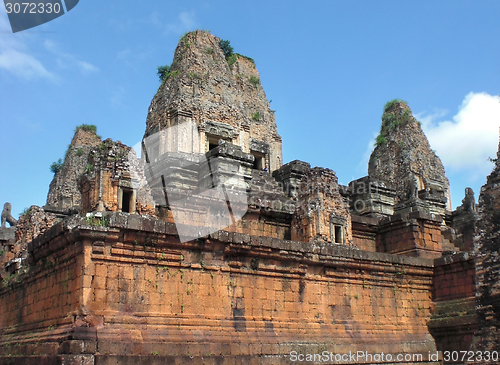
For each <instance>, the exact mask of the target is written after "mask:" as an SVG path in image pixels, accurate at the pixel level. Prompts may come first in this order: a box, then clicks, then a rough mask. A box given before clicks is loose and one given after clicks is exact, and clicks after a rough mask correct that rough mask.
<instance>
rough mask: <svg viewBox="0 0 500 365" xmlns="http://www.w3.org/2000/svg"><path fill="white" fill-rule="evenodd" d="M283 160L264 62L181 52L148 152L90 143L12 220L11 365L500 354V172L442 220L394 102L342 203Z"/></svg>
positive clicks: (212, 45)
mask: <svg viewBox="0 0 500 365" xmlns="http://www.w3.org/2000/svg"><path fill="white" fill-rule="evenodd" d="M281 143H282V141H281V138H280V136H279V134H278V130H277V125H276V120H275V116H274V113H273V111H272V110H271V109H270V107H269V102H268V101H267V98H266V96H265V93H264V90H263V88H262V86H261V84H260V79H259V74H258V72H257V70H256V68H255V64H254V62H253V60H252V59H250V58H248V57H245V56H242V55H238V54H228V53H227V52H226V54H224V50H223V48H222V47H221V41H220V39H219V38H217V37H215V36H213V35H211V34H209V33H207V32H202V31H195V32H190V33H188V34H187V35H185V36H184V37H183V38H182V39H181V41H180V42H179V45H178V47H177V49H176V51H175V56H174V60H173V63H172V65H171V67H170V68H169V70H168V72H166V74H165V75H164V78H163V82H162V84H161V86H160V87H159V89H158V92H157V93H156V95H155V96H154V97H153V100H152V102H151V106H150V108H149V111H148V115H147V117H146V128H145V133H144V136H143V139H142V142H141V143H140V144H139V145H137V146H134V147H133V148H132V147H130V146H126V145H124V144H122V143H121V142H119V141H113V140H111V139H107V140H104V141H103V140H102V139H101V138H100V137H99V136H98V135H97V134H96V128H95V127H94V126H88V125H83V126H79V127H77V129H76V131H75V136H74V138H73V140H72V142H71V144H70V146H69V149H68V152H67V153H66V156H65V159H64V161H63V162H62V164H61V166H60V168H59V169H58V170H57V171H56V172H55V175H54V179H53V181H52V183H51V184H50V187H49V194H48V197H47V204H46V205H45V206H44V207H36V206H32V207H31V208H30V209H29V210H27V211H26V212H25V213H24V214H23V215H22V216H21V217H20V219H19V221H16V220H15V219H14V218H13V217H12V216H11V214H10V209H11V207H10V204H6V205H5V208H4V213H2V228H1V229H0V245H1V246H0V248H1V249H2V255H0V258H1V262H0V263H1V264H2V271H1V273H0V275H1V276H2V284H1V286H0V328H1V329H2V331H1V332H0V364H40V363H42V364H71V365H73V364H75V365H76V364H79V365H83V364H85V365H87V364H96V365H107V364H167V363H172V364H191V363H192V364H198V363H199V364H202V363H203V364H288V363H290V362H291V361H292V362H294V361H295V360H296V359H297V358H298V356H299V355H305V354H312V355H315V356H317V357H314V360H315V361H316V362H319V361H321V362H323V363H341V360H344V362H346V363H358V364H372V363H383V364H394V363H408V364H438V363H441V360H442V359H443V358H445V356H446V355H445V351H454V350H456V351H461V350H468V349H471V348H472V349H478V350H486V349H494V348H495V346H496V345H497V344H498V342H499V340H498V338H497V322H496V320H495V318H496V314H497V313H498V308H497V306H498V305H497V304H498V303H497V302H498V298H497V293H496V286H497V281H496V275H497V271H498V270H497V269H498V262H497V261H498V260H497V259H496V251H497V248H498V247H496V246H495V245H496V243H495V242H496V239H497V236H498V229H499V228H498V221H499V217H498V214H497V212H498V199H497V198H498V196H500V190H499V186H500V185H499V184H497V183H496V182H497V180H498V171H499V165H498V162H497V165H496V167H495V170H494V171H493V173H492V174H491V175H490V177H488V183H487V184H486V185H485V187H484V188H483V190H482V191H481V194H480V198H479V203H478V204H477V206H476V202H475V200H474V192H472V190H470V189H467V190H466V196H465V198H464V200H463V204H462V206H461V207H459V208H458V209H457V210H455V211H451V205H450V193H449V191H450V187H449V182H448V179H447V178H446V175H445V171H444V168H443V165H442V164H441V162H440V160H439V158H438V157H437V156H436V155H435V153H434V152H433V151H432V150H431V148H430V146H429V143H428V141H427V138H426V137H425V135H424V133H423V132H422V130H421V128H420V126H419V124H418V122H417V121H416V120H415V118H414V117H413V116H412V113H411V110H410V109H409V107H408V104H407V103H405V102H402V101H399V100H394V101H392V102H389V103H387V104H386V106H385V108H384V112H383V115H382V126H381V133H380V136H379V138H377V146H376V147H375V150H374V151H373V154H372V156H371V158H370V164H369V167H368V175H367V176H365V177H361V178H359V179H356V180H354V181H352V182H350V183H349V184H348V185H347V186H343V185H339V184H338V180H337V176H336V174H335V172H334V171H332V170H331V169H329V168H323V167H311V166H310V164H308V163H307V162H303V161H298V160H295V161H291V162H288V163H283V161H282V152H281V146H282V145H281ZM499 153H500V152H499ZM499 157H500V156H499ZM495 199H496V200H495ZM4 223H5V224H4ZM7 223H8V224H9V225H10V226H11V227H4V226H6V225H7ZM476 278H477V286H476ZM476 295H477V296H478V307H477V310H476V301H475V300H476V299H475V296H476ZM349 353H351V354H353V353H354V354H356V356H355V357H354V358H352V357H350V358H348V359H349V360H348V361H345V357H342V356H343V355H345V354H349ZM381 353H384V354H385V355H384V357H383V358H382V357H381ZM388 355H390V357H388ZM398 355H400V356H401V355H402V356H403V357H398ZM405 355H407V356H406V357H404V356H405ZM318 356H320V357H318ZM377 356H378V357H377ZM408 356H409V357H408ZM294 359H295V360H294ZM318 359H321V360H318ZM353 359H354V360H353Z"/></svg>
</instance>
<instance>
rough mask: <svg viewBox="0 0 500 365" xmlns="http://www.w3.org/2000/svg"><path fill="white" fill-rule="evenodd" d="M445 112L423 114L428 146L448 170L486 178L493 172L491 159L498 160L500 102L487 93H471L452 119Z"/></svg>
mask: <svg viewBox="0 0 500 365" xmlns="http://www.w3.org/2000/svg"><path fill="white" fill-rule="evenodd" d="M443 116H444V115H443V113H439V112H438V113H436V112H434V113H430V114H425V113H421V114H418V115H417V119H418V117H419V118H420V119H419V120H421V121H422V127H423V129H424V132H425V134H426V135H427V138H428V139H429V143H430V144H431V146H432V148H433V149H435V150H436V152H437V154H438V156H439V157H440V158H441V160H442V161H443V164H444V165H445V167H446V168H447V169H451V170H454V171H462V172H466V173H468V174H471V175H475V176H485V175H487V174H489V172H490V171H491V169H492V164H491V162H489V161H488V157H495V156H496V152H497V147H498V128H499V127H500V100H499V98H498V96H495V95H489V94H487V93H473V92H471V93H469V94H468V95H466V96H465V98H464V100H463V102H462V104H461V105H460V107H459V110H458V113H457V114H456V115H455V116H453V118H452V120H443V119H442V117H443Z"/></svg>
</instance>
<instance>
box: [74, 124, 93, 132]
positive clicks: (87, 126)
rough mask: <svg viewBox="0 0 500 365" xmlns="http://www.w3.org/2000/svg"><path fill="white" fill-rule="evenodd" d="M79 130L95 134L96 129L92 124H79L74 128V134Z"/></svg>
mask: <svg viewBox="0 0 500 365" xmlns="http://www.w3.org/2000/svg"><path fill="white" fill-rule="evenodd" d="M79 130H83V131H86V132H92V133H94V134H97V127H96V126H95V125H93V124H81V125H79V126H77V127H76V128H75V133H76V132H78V131H79Z"/></svg>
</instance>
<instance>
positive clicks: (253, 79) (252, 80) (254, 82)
mask: <svg viewBox="0 0 500 365" xmlns="http://www.w3.org/2000/svg"><path fill="white" fill-rule="evenodd" d="M248 81H250V83H251V84H252V85H253V86H254V87H257V85H259V84H260V79H259V78H258V77H257V76H254V75H250V77H249V78H248Z"/></svg>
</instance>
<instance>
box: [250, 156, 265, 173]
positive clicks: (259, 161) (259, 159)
mask: <svg viewBox="0 0 500 365" xmlns="http://www.w3.org/2000/svg"><path fill="white" fill-rule="evenodd" d="M251 153H252V155H253V157H254V161H253V168H254V169H255V170H264V169H265V168H266V159H265V156H264V154H262V153H259V152H251Z"/></svg>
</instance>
